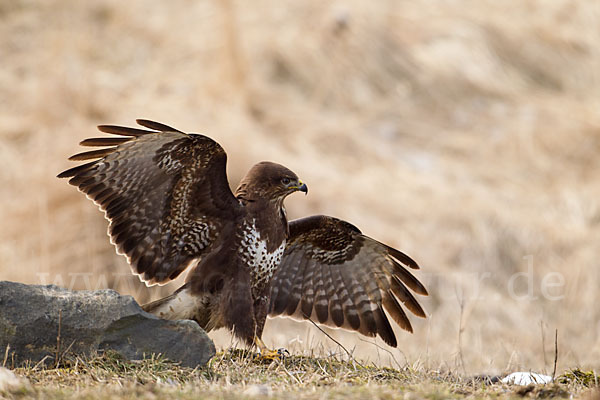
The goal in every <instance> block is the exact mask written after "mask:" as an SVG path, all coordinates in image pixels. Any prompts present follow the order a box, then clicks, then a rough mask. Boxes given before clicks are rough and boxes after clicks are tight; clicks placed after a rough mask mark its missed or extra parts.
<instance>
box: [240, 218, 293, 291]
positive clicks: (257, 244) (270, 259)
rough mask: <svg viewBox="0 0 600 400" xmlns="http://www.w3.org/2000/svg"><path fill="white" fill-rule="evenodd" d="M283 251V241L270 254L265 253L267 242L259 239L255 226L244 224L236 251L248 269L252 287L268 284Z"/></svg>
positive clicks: (253, 224) (253, 223)
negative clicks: (242, 233)
mask: <svg viewBox="0 0 600 400" xmlns="http://www.w3.org/2000/svg"><path fill="white" fill-rule="evenodd" d="M284 250H285V240H284V241H283V243H281V245H280V246H279V247H278V248H277V249H276V250H275V251H273V252H272V253H269V252H268V251H267V241H266V240H264V239H261V237H260V232H258V231H257V229H256V224H255V222H254V221H252V224H249V223H247V222H245V223H244V236H243V238H242V242H241V245H240V247H239V249H238V252H239V253H240V255H241V257H242V260H243V261H244V263H245V264H246V265H247V266H248V268H249V269H250V274H251V276H252V281H253V286H263V285H264V284H265V283H267V282H269V281H270V280H271V278H272V277H273V274H274V273H275V270H276V269H277V267H278V266H279V263H280V262H281V257H282V256H283V252H284Z"/></svg>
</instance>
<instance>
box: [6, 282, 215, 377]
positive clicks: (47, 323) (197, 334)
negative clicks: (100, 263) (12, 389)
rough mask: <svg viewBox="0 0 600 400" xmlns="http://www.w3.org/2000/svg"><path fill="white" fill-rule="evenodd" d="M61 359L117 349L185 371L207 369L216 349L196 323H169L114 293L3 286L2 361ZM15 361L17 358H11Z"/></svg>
mask: <svg viewBox="0 0 600 400" xmlns="http://www.w3.org/2000/svg"><path fill="white" fill-rule="evenodd" d="M59 320H60V353H59V354H60V356H62V355H63V353H64V352H66V351H68V352H67V354H66V355H73V354H76V355H89V354H93V353H94V352H96V351H103V350H107V349H111V350H114V351H116V352H118V353H120V354H121V355H122V356H124V357H126V358H128V359H130V360H138V359H142V358H143V357H144V356H146V357H148V356H150V355H151V354H159V353H160V354H162V355H163V356H165V357H166V358H167V359H169V360H171V361H176V362H179V363H180V365H183V366H186V367H196V366H201V365H204V364H206V363H207V362H208V360H209V359H210V358H211V357H212V356H214V354H215V346H214V344H213V342H212V340H210V338H209V337H208V336H207V335H206V332H204V330H202V328H200V326H199V325H198V324H197V323H196V322H194V321H187V320H182V321H166V320H163V319H160V318H157V317H155V316H154V315H152V314H149V313H147V312H145V311H143V310H142V308H141V307H140V306H139V305H138V304H137V303H136V302H135V300H134V299H133V297H131V296H121V295H120V294H118V293H117V292H115V291H114V290H96V291H83V290H82V291H70V290H66V289H62V288H59V287H57V286H54V285H48V286H40V285H25V284H22V283H15V282H7V281H2V282H0V355H1V356H2V357H0V361H2V358H3V356H4V353H5V351H6V348H7V346H10V354H9V362H10V361H11V360H13V359H14V361H15V366H18V365H21V364H23V363H24V362H26V361H27V360H30V361H31V362H33V363H34V364H35V363H37V362H39V361H41V360H44V358H45V361H44V362H43V363H44V364H51V363H53V362H54V359H55V357H56V354H57V352H56V349H57V337H58V330H59ZM13 357H14V358H13Z"/></svg>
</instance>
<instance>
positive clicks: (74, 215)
mask: <svg viewBox="0 0 600 400" xmlns="http://www.w3.org/2000/svg"><path fill="white" fill-rule="evenodd" d="M135 118H149V119H156V120H159V121H163V122H165V123H167V124H171V125H173V126H175V127H177V128H179V129H182V130H186V131H191V132H202V133H205V134H208V135H210V136H211V137H212V138H214V139H215V140H217V141H218V142H220V143H221V144H222V145H223V146H224V148H225V149H226V151H227V152H228V154H229V164H228V172H229V176H230V182H231V184H232V185H234V186H235V185H236V184H237V182H238V181H239V179H240V177H241V176H242V175H243V174H244V173H245V171H247V169H248V168H249V167H250V166H251V165H252V164H254V163H255V162H258V161H260V160H272V161H277V162H281V163H283V164H285V165H286V166H288V167H290V168H291V169H292V170H294V171H295V172H297V173H298V175H299V176H300V177H301V178H302V179H303V180H304V181H306V182H307V183H308V185H309V188H310V194H309V195H308V197H304V196H300V195H296V196H292V197H291V198H289V199H288V200H287V203H286V204H287V209H288V214H289V215H290V217H292V218H294V217H300V216H304V215H309V214H315V213H323V214H329V215H334V216H337V217H340V218H343V219H346V220H348V221H351V222H353V223H354V224H356V225H357V226H359V227H360V228H361V229H362V230H363V232H365V233H366V234H369V235H371V236H373V237H375V238H378V239H380V240H382V241H384V242H386V243H388V244H390V245H393V246H395V247H397V248H400V249H402V250H404V251H406V252H407V253H408V254H410V255H411V256H413V257H414V258H415V259H416V260H418V262H419V263H420V264H421V266H422V270H421V271H419V272H418V273H417V274H418V276H419V277H420V278H422V280H423V281H424V282H425V283H426V284H427V287H428V289H429V291H430V293H431V295H430V296H429V297H428V298H425V299H423V304H424V306H425V308H426V309H427V312H428V314H429V318H428V319H427V320H418V319H414V318H413V321H414V325H415V334H413V335H410V334H406V333H404V332H398V334H399V343H400V344H399V349H398V350H396V349H391V348H387V347H385V345H383V344H382V342H381V341H376V342H375V343H376V344H375V345H374V344H371V342H373V340H368V341H365V339H361V338H359V337H358V336H357V335H354V334H351V333H346V332H342V331H334V330H329V332H330V333H331V334H332V335H333V336H334V337H335V338H337V339H338V340H339V341H341V343H343V344H344V345H345V346H346V347H347V348H350V349H354V351H355V354H356V356H357V357H359V358H361V359H363V360H364V359H368V360H370V361H374V362H377V363H381V364H386V363H391V364H393V365H396V362H397V363H399V364H400V365H404V364H406V363H408V364H409V365H413V366H424V367H426V368H435V369H437V368H440V369H452V370H457V371H459V372H462V373H466V374H474V373H479V372H483V371H496V372H497V371H505V370H506V371H509V370H515V369H526V370H538V371H540V370H542V371H544V370H545V371H551V370H552V362H553V358H554V354H553V353H554V330H555V329H558V344H559V354H558V361H559V364H558V367H559V370H561V369H564V368H568V367H573V366H591V367H595V368H598V367H600V363H599V361H598V360H599V359H600V339H599V337H600V306H598V304H599V301H600V298H599V295H598V290H599V286H600V285H599V284H600V267H599V263H598V258H599V256H600V208H599V203H598V199H599V198H600V171H599V169H598V166H599V162H598V155H599V152H600V2H597V1H596V0H587V1H586V0H554V1H546V0H505V1H502V2H498V1H495V0H464V1H457V0H436V1H428V0H417V1H378V2H366V1H358V0H349V1H344V2H342V1H339V2H322V1H319V0H309V1H303V2H297V1H292V0H285V1H267V0H257V1H252V2H243V1H234V0H221V1H219V0H204V1H191V0H173V1H169V2H147V1H142V0H130V1H119V0H102V1H93V2H92V1H77V0H45V1H25V0H13V1H10V0H0V182H1V185H0V224H1V225H0V226H1V228H0V279H3V280H15V281H22V282H27V283H35V284H39V283H44V284H46V283H57V284H59V285H61V286H65V287H69V288H74V289H96V288H106V287H110V288H114V289H116V290H118V291H119V292H121V293H128V294H132V295H134V296H135V297H136V298H137V299H138V301H140V302H145V301H147V300H149V299H150V298H157V297H159V296H160V295H161V294H164V293H166V292H168V291H170V290H173V289H174V288H175V287H176V286H177V283H175V284H172V285H169V286H167V287H163V288H157V287H155V288H150V289H146V288H145V286H144V285H143V284H140V283H139V282H138V280H137V278H135V277H133V276H131V275H130V272H129V267H128V266H127V264H126V261H125V259H124V258H123V257H120V256H117V255H115V253H114V250H113V248H112V247H111V245H110V244H109V241H108V238H107V237H106V233H105V232H106V226H107V222H106V221H105V220H104V218H103V215H102V214H101V213H100V212H99V211H98V210H97V209H96V207H95V206H94V205H93V204H92V203H91V202H89V201H88V200H86V199H85V197H84V196H83V195H81V194H79V193H77V191H76V190H75V189H74V188H73V187H70V186H69V185H67V183H66V181H60V180H58V179H56V178H55V175H56V174H57V173H58V172H60V171H61V170H63V169H65V168H67V167H69V166H71V165H72V164H70V163H69V162H68V161H67V160H66V158H67V156H69V155H70V154H73V153H74V152H76V151H77V150H78V149H77V143H78V141H80V140H82V139H84V138H86V137H90V136H93V135H96V133H97V132H96V131H95V125H97V124H100V123H111V124H126V125H131V124H133V122H134V119H135ZM519 273H522V274H521V275H515V274H519ZM524 274H526V275H524ZM511 283H512V284H513V285H512V286H511ZM511 288H512V289H513V290H512V291H511ZM212 337H213V338H215V340H216V341H217V343H218V344H219V345H220V346H229V345H230V344H231V343H232V342H231V338H230V336H229V334H228V333H227V332H224V331H218V332H214V333H212ZM265 340H266V342H267V343H268V344H271V345H273V346H277V347H278V346H285V347H287V348H289V349H291V350H292V351H296V352H302V351H304V352H307V351H310V350H311V349H312V350H315V349H316V350H315V351H321V352H322V351H329V350H331V351H339V349H338V348H337V346H336V345H335V344H334V343H332V342H331V341H330V340H329V339H327V338H326V337H325V336H324V335H323V334H322V333H320V332H319V331H317V330H316V329H314V328H313V327H311V326H310V324H308V323H297V322H290V321H286V320H284V319H275V320H271V321H269V322H268V325H267V328H266V335H265ZM378 346H379V347H378Z"/></svg>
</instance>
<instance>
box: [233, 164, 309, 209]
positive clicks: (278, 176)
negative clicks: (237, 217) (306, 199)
mask: <svg viewBox="0 0 600 400" xmlns="http://www.w3.org/2000/svg"><path fill="white" fill-rule="evenodd" d="M294 192H304V193H308V187H307V186H306V184H305V183H303V182H302V181H301V180H300V179H299V178H298V176H297V175H296V174H295V173H293V172H292V171H290V170H289V169H288V168H286V167H284V166H283V165H280V164H276V163H273V162H270V161H262V162H259V163H258V164H256V165H255V166H253V167H252V168H250V171H248V173H247V174H246V176H245V177H244V179H242V181H241V182H240V185H239V186H238V188H237V190H236V191H235V196H236V197H238V198H242V199H244V200H248V201H257V200H261V199H264V200H274V201H277V202H278V203H279V202H283V199H285V198H286V197H287V196H288V195H290V194H292V193H294Z"/></svg>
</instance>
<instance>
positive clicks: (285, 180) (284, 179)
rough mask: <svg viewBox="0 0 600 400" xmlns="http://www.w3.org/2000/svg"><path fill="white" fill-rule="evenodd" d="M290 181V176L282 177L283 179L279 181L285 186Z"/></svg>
mask: <svg viewBox="0 0 600 400" xmlns="http://www.w3.org/2000/svg"><path fill="white" fill-rule="evenodd" d="M290 182H291V181H290V178H283V179H281V183H283V184H284V185H286V186H287V185H289V184H290Z"/></svg>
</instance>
